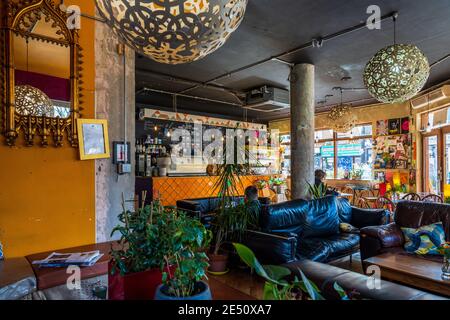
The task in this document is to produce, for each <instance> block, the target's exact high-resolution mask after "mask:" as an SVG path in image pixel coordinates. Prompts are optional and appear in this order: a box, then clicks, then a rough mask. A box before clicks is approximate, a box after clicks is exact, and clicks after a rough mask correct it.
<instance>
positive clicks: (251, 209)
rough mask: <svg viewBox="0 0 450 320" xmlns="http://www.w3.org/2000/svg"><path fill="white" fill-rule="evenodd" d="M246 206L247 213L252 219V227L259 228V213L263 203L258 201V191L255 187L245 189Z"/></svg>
mask: <svg viewBox="0 0 450 320" xmlns="http://www.w3.org/2000/svg"><path fill="white" fill-rule="evenodd" d="M245 206H246V210H247V213H248V214H249V215H251V217H252V219H251V220H252V223H250V227H251V228H252V229H255V228H257V227H258V224H259V223H258V221H259V213H260V212H261V203H260V202H259V200H258V189H257V188H256V187H255V186H249V187H247V188H246V189H245Z"/></svg>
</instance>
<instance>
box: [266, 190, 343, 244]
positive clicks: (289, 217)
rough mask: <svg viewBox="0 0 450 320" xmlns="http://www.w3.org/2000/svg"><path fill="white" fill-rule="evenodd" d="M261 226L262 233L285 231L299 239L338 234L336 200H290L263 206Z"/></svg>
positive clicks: (331, 197) (327, 198) (326, 198)
mask: <svg viewBox="0 0 450 320" xmlns="http://www.w3.org/2000/svg"><path fill="white" fill-rule="evenodd" d="M260 225H261V228H262V230H263V231H265V232H287V233H294V234H297V235H298V236H299V237H300V238H308V237H322V236H328V235H333V234H337V233H339V216H338V211H337V201H336V197H333V196H329V197H325V198H322V199H319V200H313V201H306V200H302V199H299V200H292V201H287V202H283V203H279V204H274V205H270V206H266V207H265V208H264V209H263V212H262V214H261V221H260Z"/></svg>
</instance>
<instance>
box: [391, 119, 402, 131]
mask: <svg viewBox="0 0 450 320" xmlns="http://www.w3.org/2000/svg"><path fill="white" fill-rule="evenodd" d="M399 133H400V119H390V120H389V134H399Z"/></svg>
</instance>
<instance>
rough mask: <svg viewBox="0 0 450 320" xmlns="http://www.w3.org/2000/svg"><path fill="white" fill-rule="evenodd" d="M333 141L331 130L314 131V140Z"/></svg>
mask: <svg viewBox="0 0 450 320" xmlns="http://www.w3.org/2000/svg"><path fill="white" fill-rule="evenodd" d="M328 139H333V130H319V131H316V140H328Z"/></svg>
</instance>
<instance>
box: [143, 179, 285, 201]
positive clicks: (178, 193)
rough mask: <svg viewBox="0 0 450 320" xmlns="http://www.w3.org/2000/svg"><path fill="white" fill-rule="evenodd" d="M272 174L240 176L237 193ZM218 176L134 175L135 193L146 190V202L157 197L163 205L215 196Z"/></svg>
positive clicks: (240, 193) (241, 193)
mask: <svg viewBox="0 0 450 320" xmlns="http://www.w3.org/2000/svg"><path fill="white" fill-rule="evenodd" d="M272 176H274V175H249V176H241V182H242V185H238V186H237V187H238V190H239V195H243V194H244V189H245V188H247V187H248V186H251V185H253V184H254V183H255V182H256V181H257V180H266V181H268V180H269V179H270V178H271V177H272ZM275 176H277V175H275ZM218 178H219V177H218V176H187V177H147V178H145V177H136V194H137V195H138V197H140V196H141V192H142V191H143V190H147V199H146V203H149V202H150V201H152V199H153V198H157V197H159V198H160V199H161V202H162V204H163V205H164V206H175V205H176V202H177V200H183V199H195V198H206V197H214V196H217V190H214V185H215V184H216V182H217V180H218ZM150 195H151V198H150ZM140 201H141V200H140Z"/></svg>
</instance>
